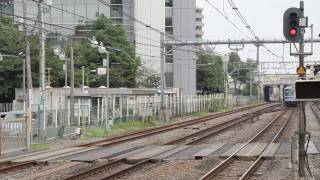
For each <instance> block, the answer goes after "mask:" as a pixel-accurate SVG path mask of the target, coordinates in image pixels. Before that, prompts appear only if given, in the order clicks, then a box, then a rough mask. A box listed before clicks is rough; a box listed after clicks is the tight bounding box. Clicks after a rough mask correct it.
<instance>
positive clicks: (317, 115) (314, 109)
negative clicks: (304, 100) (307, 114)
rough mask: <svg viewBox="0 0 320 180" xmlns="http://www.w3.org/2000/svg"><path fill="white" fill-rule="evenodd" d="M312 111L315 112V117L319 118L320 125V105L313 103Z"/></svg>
mask: <svg viewBox="0 0 320 180" xmlns="http://www.w3.org/2000/svg"><path fill="white" fill-rule="evenodd" d="M310 107H311V111H312V112H313V114H314V116H315V117H316V118H317V120H318V121H319V123H320V115H319V114H320V108H319V103H318V102H316V103H313V104H312V105H311V106H310Z"/></svg>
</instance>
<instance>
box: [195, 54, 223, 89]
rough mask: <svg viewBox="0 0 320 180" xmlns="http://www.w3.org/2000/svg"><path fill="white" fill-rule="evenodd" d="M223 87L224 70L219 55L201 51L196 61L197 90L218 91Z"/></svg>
mask: <svg viewBox="0 0 320 180" xmlns="http://www.w3.org/2000/svg"><path fill="white" fill-rule="evenodd" d="M223 89H224V70H223V60H222V58H221V56H217V55H212V54H209V53H205V52H201V53H200V54H199V55H198V61H197V90H199V91H201V92H202V93H219V92H223Z"/></svg>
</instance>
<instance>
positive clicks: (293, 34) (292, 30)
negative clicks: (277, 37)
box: [289, 28, 298, 36]
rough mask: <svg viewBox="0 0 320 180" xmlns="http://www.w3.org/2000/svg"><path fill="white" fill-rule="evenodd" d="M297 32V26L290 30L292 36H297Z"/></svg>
mask: <svg viewBox="0 0 320 180" xmlns="http://www.w3.org/2000/svg"><path fill="white" fill-rule="evenodd" d="M297 33H298V30H297V29H296V28H291V29H290V30H289V34H290V36H296V35H297Z"/></svg>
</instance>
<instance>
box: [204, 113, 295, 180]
mask: <svg viewBox="0 0 320 180" xmlns="http://www.w3.org/2000/svg"><path fill="white" fill-rule="evenodd" d="M287 112H289V116H288V118H283V116H284V115H285V114H286V113H287ZM293 114H294V110H285V111H283V112H282V113H281V114H280V115H278V116H277V117H276V118H274V119H273V120H272V121H271V122H270V123H269V124H267V126H265V127H264V128H263V129H262V130H261V131H260V132H259V133H257V134H256V135H255V136H254V137H252V138H251V139H250V140H249V141H248V142H247V143H245V144H244V145H243V146H241V147H240V148H238V149H237V150H236V151H235V152H234V153H232V154H231V155H230V156H229V157H228V158H226V159H225V160H224V161H222V162H221V163H220V164H219V165H217V166H216V167H214V168H213V169H211V170H210V171H209V172H208V173H207V174H205V175H204V176H202V177H201V178H200V180H209V179H215V178H216V179H219V180H220V179H238V178H239V177H240V178H239V179H241V180H244V179H248V178H249V177H250V176H251V175H252V174H253V173H254V172H255V171H256V170H257V169H258V168H259V166H260V165H261V164H262V162H263V161H264V153H266V152H267V151H268V150H269V148H270V147H271V143H275V142H276V141H278V139H279V138H280V136H281V134H282V132H283V130H284V129H285V127H286V125H287V123H288V122H289V120H290V119H291V118H292V116H293ZM280 120H283V121H284V122H283V123H282V125H281V127H280V128H278V130H277V131H276V132H275V133H274V134H275V135H274V136H273V137H272V139H271V141H270V142H269V143H270V144H269V145H268V146H267V147H266V148H265V149H264V150H263V152H262V153H261V154H260V155H259V156H258V157H257V158H256V159H255V160H254V161H252V162H249V163H248V161H241V160H237V154H238V153H239V152H240V151H241V150H243V149H244V148H245V147H246V146H248V145H249V144H250V143H252V142H256V141H258V140H259V139H260V138H261V137H263V135H264V134H265V133H266V132H267V130H269V129H270V128H271V127H272V125H274V124H275V123H276V122H277V121H280ZM269 138H270V137H269ZM239 164H240V165H239ZM234 167H239V168H234ZM234 169H237V170H236V172H232V171H233V170H234ZM226 171H228V172H226ZM239 171H240V172H239Z"/></svg>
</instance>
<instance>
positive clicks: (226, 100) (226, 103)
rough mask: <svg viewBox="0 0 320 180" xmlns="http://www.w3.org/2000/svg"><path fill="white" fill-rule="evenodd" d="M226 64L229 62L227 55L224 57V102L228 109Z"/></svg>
mask: <svg viewBox="0 0 320 180" xmlns="http://www.w3.org/2000/svg"><path fill="white" fill-rule="evenodd" d="M228 62H229V55H228V54H226V55H225V56H224V82H225V94H224V102H225V105H226V107H227V109H229V102H228V89H229V82H228Z"/></svg>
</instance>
